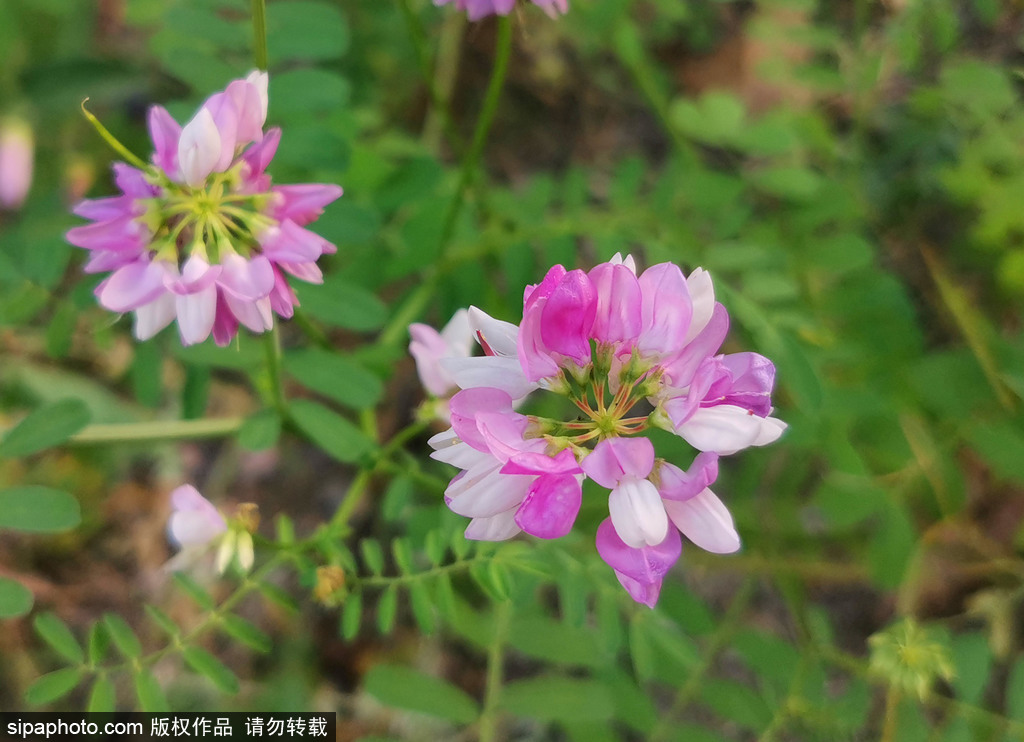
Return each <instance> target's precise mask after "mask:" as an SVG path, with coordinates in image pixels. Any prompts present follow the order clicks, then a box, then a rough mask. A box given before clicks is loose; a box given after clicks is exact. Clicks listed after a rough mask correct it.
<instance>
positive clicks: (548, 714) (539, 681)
mask: <svg viewBox="0 0 1024 742" xmlns="http://www.w3.org/2000/svg"><path fill="white" fill-rule="evenodd" d="M500 704H501V706H502V707H503V708H504V709H506V710H508V711H510V712H511V713H513V714H517V715H519V716H527V717H530V718H534V719H540V720H542V721H587V720H598V719H603V720H608V719H611V718H612V717H613V715H614V710H615V703H614V699H613V698H612V694H611V692H610V691H609V690H608V688H607V686H605V685H603V684H602V683H599V682H597V681H595V680H589V679H583V678H572V677H563V676H554V675H543V676H541V677H536V678H530V679H529V680H520V681H518V682H515V683H509V684H508V685H506V686H505V687H504V689H503V690H502V692H501V699H500Z"/></svg>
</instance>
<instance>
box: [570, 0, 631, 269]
mask: <svg viewBox="0 0 1024 742" xmlns="http://www.w3.org/2000/svg"><path fill="white" fill-rule="evenodd" d="M568 7H569V6H568V1H567V2H566V8H568ZM608 262H609V263H611V264H612V265H624V266H626V267H627V268H629V271H630V273H632V274H633V275H634V276H635V275H636V261H635V260H633V256H632V255H627V256H626V257H622V253H620V252H617V253H615V254H614V255H612V259H611V260H609V261H608Z"/></svg>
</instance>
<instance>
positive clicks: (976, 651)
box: [952, 633, 992, 705]
mask: <svg viewBox="0 0 1024 742" xmlns="http://www.w3.org/2000/svg"><path fill="white" fill-rule="evenodd" d="M952 649H953V665H954V667H956V675H954V676H953V687H954V688H955V689H956V692H957V697H958V698H959V699H960V700H961V701H963V702H964V703H970V704H975V705H977V704H978V702H979V700H980V699H981V694H982V693H983V692H984V690H985V685H986V684H987V683H988V679H989V672H990V671H991V668H992V653H991V651H990V650H989V644H988V639H987V638H986V637H985V636H984V635H983V634H980V633H972V634H963V635H960V636H956V637H954V639H953V646H952Z"/></svg>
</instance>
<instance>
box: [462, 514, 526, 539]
mask: <svg viewBox="0 0 1024 742" xmlns="http://www.w3.org/2000/svg"><path fill="white" fill-rule="evenodd" d="M516 510H518V508H517V507H516V508H512V509H511V510H506V511H505V512H504V513H498V514H497V515H492V516H491V517H489V518H473V520H471V521H470V522H469V525H468V526H466V538H468V539H470V540H472V541H505V540H507V539H510V538H512V537H513V536H515V535H516V534H517V533H519V532H520V531H521V530H522V529H521V528H519V526H517V525H516Z"/></svg>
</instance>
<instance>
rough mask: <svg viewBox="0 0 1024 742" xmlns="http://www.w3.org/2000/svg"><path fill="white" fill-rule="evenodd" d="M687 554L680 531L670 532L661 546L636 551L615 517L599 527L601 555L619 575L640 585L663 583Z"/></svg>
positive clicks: (670, 529)
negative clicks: (618, 528)
mask: <svg viewBox="0 0 1024 742" xmlns="http://www.w3.org/2000/svg"><path fill="white" fill-rule="evenodd" d="M682 552H683V541H682V539H681V538H680V537H679V531H677V530H676V529H675V528H669V529H668V535H667V536H666V537H665V540H664V541H662V542H661V543H660V544H658V545H657V546H645V547H643V548H640V549H634V548H632V547H630V546H627V545H626V544H625V543H624V542H623V541H622V539H621V538H619V535H618V534H617V533H616V532H615V527H614V526H613V525H612V521H611V518H606V519H605V520H603V521H602V522H601V525H600V526H598V528H597V553H598V554H600V556H601V558H602V559H603V560H604V561H605V563H607V564H608V566H609V567H611V568H612V569H614V570H615V571H616V572H621V573H622V574H624V575H626V576H627V577H631V578H633V579H634V580H637V581H638V582H641V583H644V584H650V583H653V582H655V581H656V580H660V579H661V578H662V577H664V576H665V574H666V573H667V572H668V571H669V570H670V569H671V568H672V565H673V564H675V563H676V561H677V560H678V559H679V555H680V554H682Z"/></svg>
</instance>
